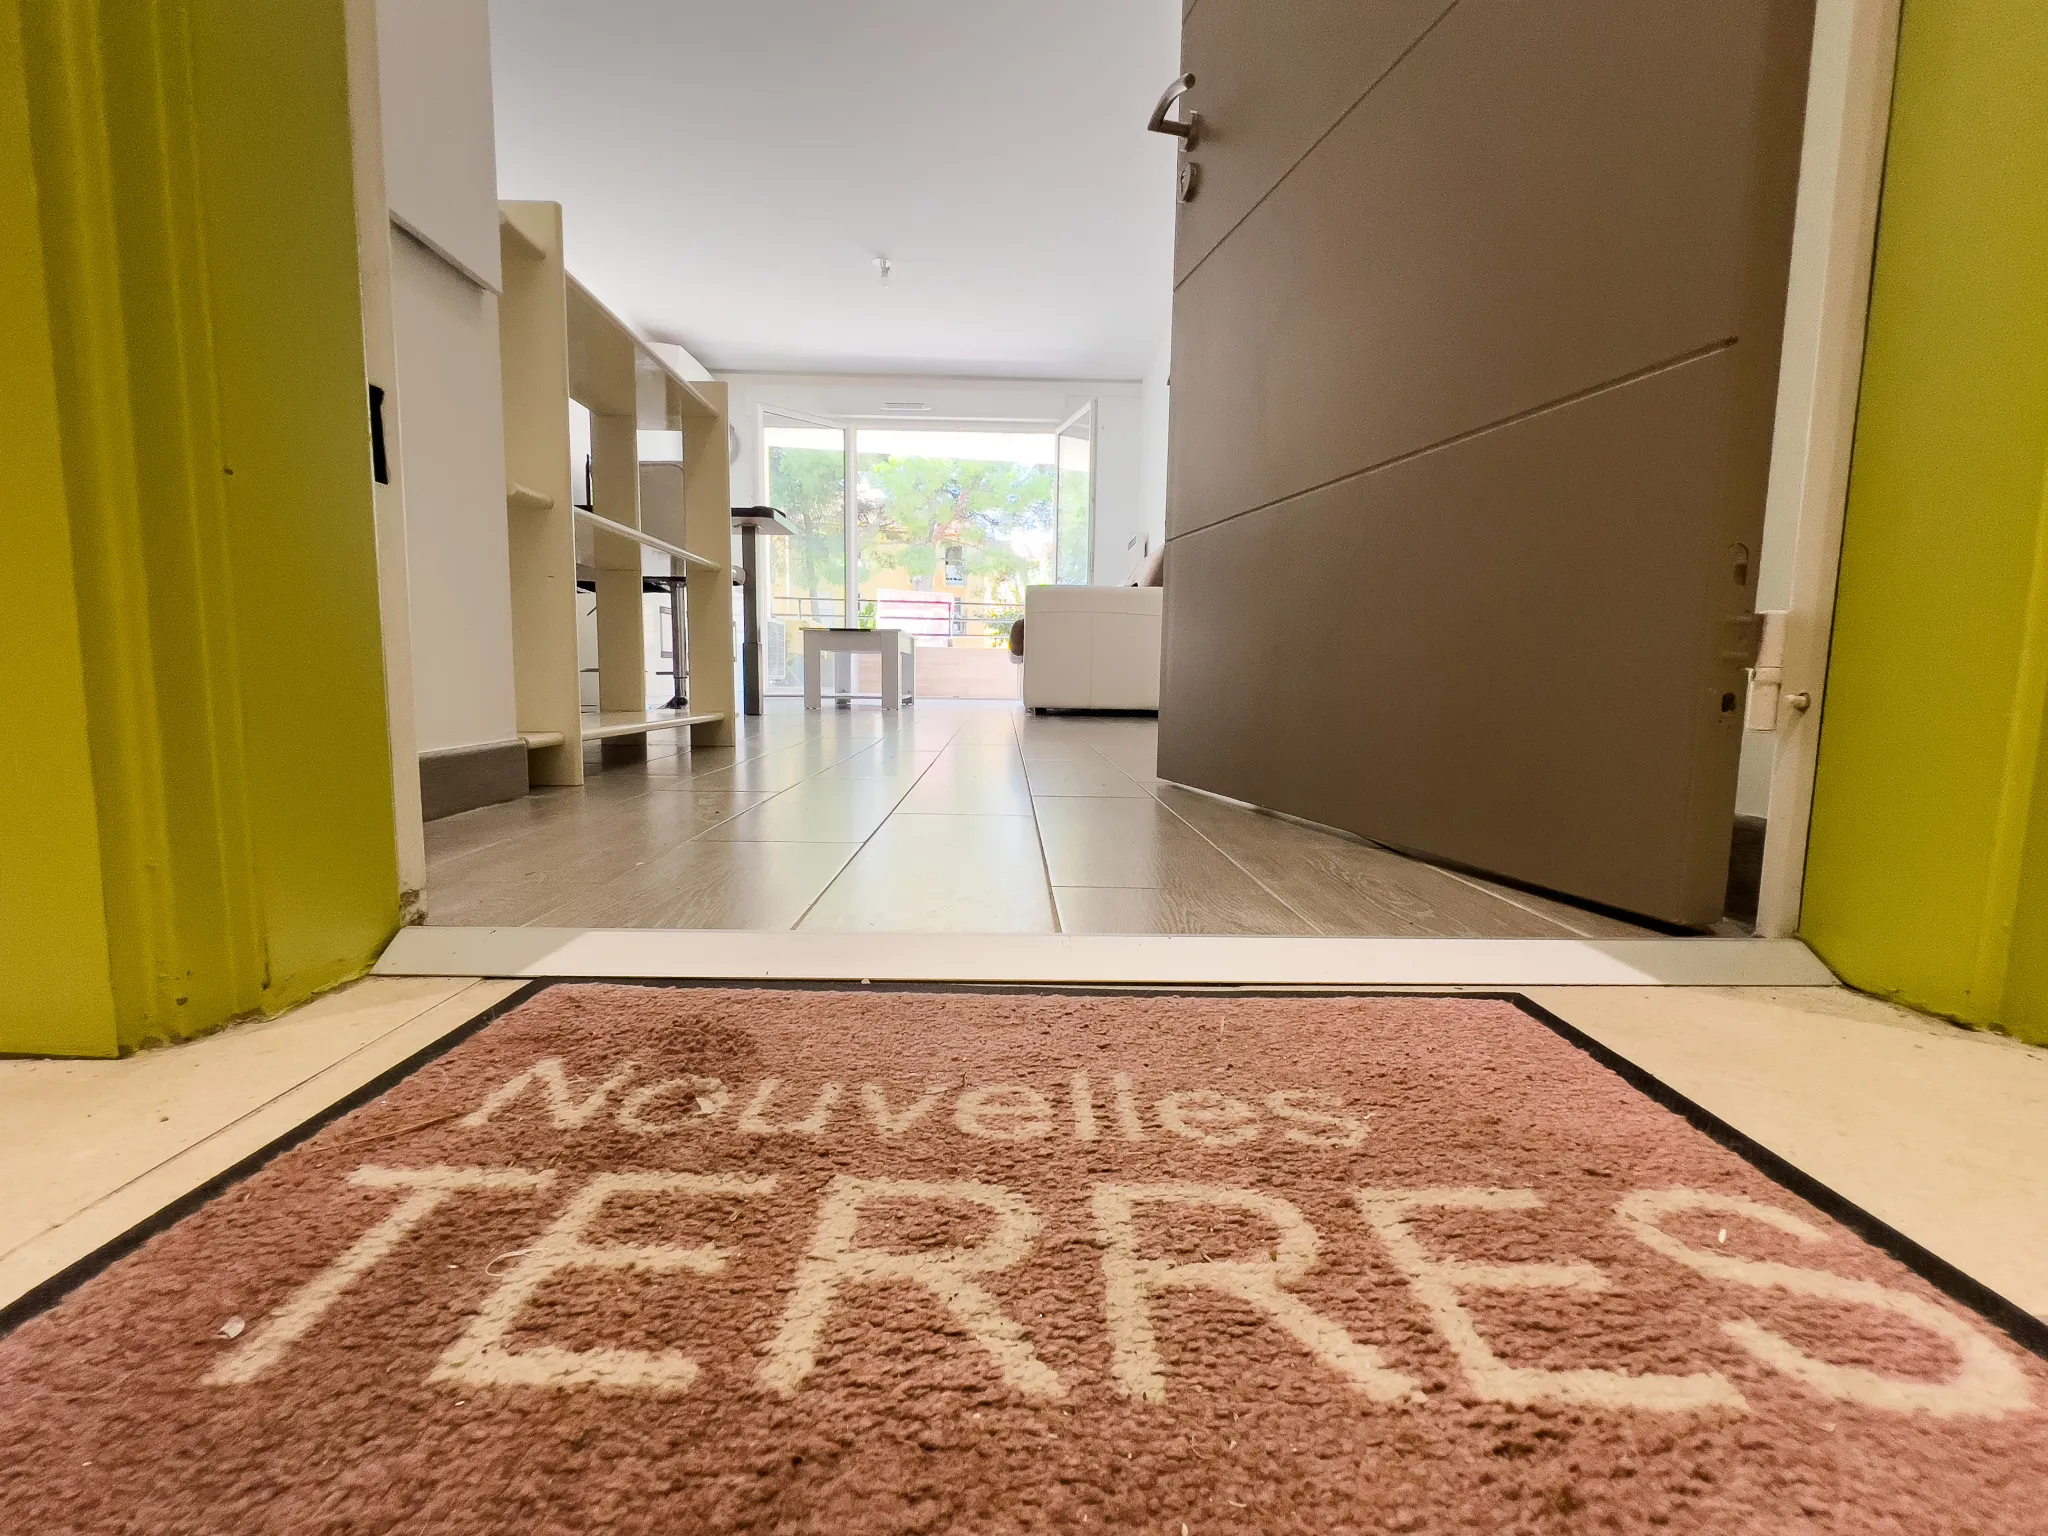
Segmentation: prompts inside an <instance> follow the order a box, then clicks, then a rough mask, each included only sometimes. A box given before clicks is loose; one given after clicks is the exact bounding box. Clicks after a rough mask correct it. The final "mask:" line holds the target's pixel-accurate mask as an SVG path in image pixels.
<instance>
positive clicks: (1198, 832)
mask: <svg viewBox="0 0 2048 1536" xmlns="http://www.w3.org/2000/svg"><path fill="white" fill-rule="evenodd" d="M1103 761H1104V762H1108V761H1109V760H1108V759H1107V758H1104V759H1103ZM1110 767H1112V768H1115V767H1116V764H1114V763H1110ZM1117 771H1118V772H1119V773H1122V772H1123V770H1122V769H1120V768H1119V769H1117ZM1125 777H1127V778H1128V777H1129V775H1128V774H1126V775H1125ZM1132 782H1133V783H1136V782H1137V781H1136V780H1135V779H1134V780H1132ZM1138 788H1140V789H1144V790H1146V791H1147V793H1151V794H1152V803H1153V804H1154V805H1156V806H1158V807H1159V809H1161V810H1162V811H1164V812H1166V814H1167V815H1169V816H1171V817H1172V818H1173V819H1174V820H1175V821H1177V822H1179V823H1180V824H1181V825H1182V826H1184V827H1186V828H1187V829H1188V830H1189V831H1190V832H1192V833H1194V834H1195V836H1197V837H1199V838H1200V839H1201V840H1202V841H1203V842H1205V843H1207V844H1208V845H1209V846H1210V847H1211V848H1214V849H1215V850H1216V851H1217V852H1218V853H1220V854H1222V855H1223V857H1224V859H1225V860H1226V861H1227V862H1228V863H1229V864H1230V866H1231V867H1232V868H1233V869H1235V870H1237V871H1238V872H1239V873H1240V874H1242V875H1243V876H1244V877H1245V879H1247V880H1249V881H1251V883H1252V884H1253V885H1255V886H1257V887H1258V888H1259V889H1260V890H1262V891H1264V892H1265V893H1266V894H1267V895H1268V896H1270V897H1272V898H1273V899H1274V900H1275V901H1277V902H1279V903H1280V905H1281V906H1283V907H1285V908H1286V909H1287V910H1288V911H1289V912H1292V913H1293V914H1294V915H1295V917H1297V918H1298V919H1300V920H1301V921H1302V922H1304V923H1306V924H1308V931H1309V932H1310V933H1311V934H1315V935H1320V936H1325V937H1326V936H1328V934H1329V931H1330V930H1329V929H1327V928H1325V927H1323V925H1322V924H1320V923H1318V922H1317V921H1316V920H1315V919H1314V918H1312V917H1310V916H1309V915H1308V914H1307V913H1306V912H1304V911H1302V910H1301V909H1300V908H1299V907H1297V906H1295V904H1294V903H1293V902H1291V901H1289V900H1288V899H1287V898H1286V897H1285V896H1282V895H1281V894H1280V893H1279V892H1278V891H1276V890H1274V889H1273V888H1272V887H1271V886H1269V885H1268V884H1266V882H1265V881H1263V880H1261V879H1260V878H1259V877H1258V876H1257V875H1255V874H1253V873H1252V872H1251V871H1250V870H1249V869H1246V868H1245V866H1244V865H1242V864H1240V863H1238V862H1237V860H1236V859H1233V858H1231V857H1230V853H1229V850H1227V849H1226V848H1224V846H1223V845H1222V844H1221V843H1219V842H1217V841H1216V840H1215V839H1214V838H1213V837H1211V836H1209V834H1208V833H1206V832H1204V831H1203V830H1202V829H1201V828H1200V827H1198V826H1196V825H1195V824H1194V823H1193V822H1192V821H1189V820H1188V819H1187V817H1185V816H1183V815H1181V813H1180V812H1179V811H1176V810H1175V809H1174V808H1173V807H1172V806H1170V805H1168V804H1167V803H1166V802H1165V801H1164V800H1162V799H1160V798H1159V796H1158V795H1157V794H1156V793H1152V791H1151V790H1150V789H1149V787H1148V786H1146V785H1143V784H1139V785H1138Z"/></svg>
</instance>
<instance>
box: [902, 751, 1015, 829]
mask: <svg viewBox="0 0 2048 1536" xmlns="http://www.w3.org/2000/svg"><path fill="white" fill-rule="evenodd" d="M900 809H901V810H902V811H904V812H905V813H907V814H911V815H941V816H977V815H979V816H1029V815H1030V814H1031V786H1030V782H1029V780H1027V779H1026V778H1025V776H1024V760H1023V759H1022V758H1021V757H1019V756H1018V755H1017V748H1016V744H1015V743H999V742H966V743H962V742H958V741H956V742H954V743H953V745H952V746H950V747H948V748H946V750H945V751H944V752H942V753H940V754H939V756H938V758H937V760H936V761H934V762H933V763H932V765H931V766H930V768H929V769H927V770H926V772H925V774H924V776H923V777H922V778H920V779H919V780H918V781H917V787H916V788H914V789H912V790H911V791H910V793H909V794H908V795H907V796H905V797H904V801H903V804H902V806H901V807H900Z"/></svg>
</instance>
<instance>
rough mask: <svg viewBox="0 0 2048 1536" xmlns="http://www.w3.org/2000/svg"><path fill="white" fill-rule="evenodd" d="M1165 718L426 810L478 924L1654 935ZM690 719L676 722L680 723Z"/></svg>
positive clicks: (653, 748)
mask: <svg viewBox="0 0 2048 1536" xmlns="http://www.w3.org/2000/svg"><path fill="white" fill-rule="evenodd" d="M1158 731H1159V725H1158V721H1157V720H1156V719H1155V718H1152V717H1149V716H1147V717H1121V716H1099V715H1088V716H1082V715H1053V714H1048V715H1032V714H1028V713H1026V712H1025V711H1024V710H1023V709H1022V708H1021V707H1020V706H1019V705H1017V704H1014V703H1007V702H1000V701H980V700H938V699H927V700H921V701H920V702H919V703H917V704H916V705H915V706H914V707H912V708H910V709H907V710H903V711H883V710H878V709H876V708H875V707H874V706H873V705H872V704H860V705H856V706H854V707H853V708H850V709H848V708H839V709H833V708H830V707H828V708H826V709H824V710H821V711H818V712H816V713H809V712H806V711H805V710H804V709H803V707H802V705H801V704H800V702H798V701H797V700H793V699H771V700H769V701H768V703H767V713H766V714H765V715H762V716H758V717H752V718H747V719H745V720H744V721H743V723H742V730H741V734H740V739H739V742H738V744H737V745H736V746H732V747H714V748H702V747H700V748H697V749H695V750H691V749H690V748H689V747H687V746H686V745H678V744H676V741H675V737H674V736H670V737H668V738H661V737H656V738H652V739H651V740H650V744H649V748H648V756H647V758H646V760H645V761H644V762H635V763H623V764H619V763H615V764H613V765H612V766H610V767H600V760H599V752H598V751H597V750H596V749H593V750H592V751H591V752H590V754H589V759H588V762H587V764H586V769H587V772H588V778H587V780H586V782H585V783H584V784H583V785H582V786H580V787H578V788H573V789H550V790H537V791H535V792H534V793H532V794H529V795H527V796H525V797H524V798H522V799H519V800H514V801H510V802H507V803H505V804H502V805H495V806H486V807H484V808H482V809H479V810H475V811H469V812H465V813H463V814H461V815H458V816H451V817H446V818H444V819H442V820H439V821H435V822H432V823H429V824H428V827H427V853H428V874H427V888H426V892H425V897H424V902H423V905H424V908H425V913H426V921H427V922H428V923H430V924H435V925H454V926H467V927H482V926H537V927H549V928H693V929H705V928H728V929H731V928H749V929H792V928H795V929H805V930H811V931H840V932H859V931H867V932H898V933H1139V934H1143V933H1154V934H1171V933H1182V934H1360V935H1385V936H1391V937H1445V938H1516V939H1528V938H1552V939H1571V938H1624V937H1642V936H1647V935H1649V934H1652V933H1654V932H1658V931H1660V930H1653V929H1650V928H1645V927H1640V926H1637V925H1636V924H1633V923H1630V922H1627V921H1624V920H1621V919H1619V918H1616V917H1612V916H1608V915H1606V914H1604V913H1601V912H1597V911H1593V910H1590V909H1587V908H1584V907H1579V906H1575V905H1571V904H1568V903H1566V902H1563V901H1558V900H1553V899H1551V898H1549V897H1546V896H1542V895H1538V894H1535V893H1533V892H1529V891H1523V890H1518V889H1512V888H1509V887H1507V886H1504V885H1500V884H1496V883H1493V882H1490V881H1487V880H1483V879H1480V878H1478V877H1476V876H1473V875H1469V874H1465V873H1462V872H1458V871H1453V870H1448V869H1442V868H1438V867H1436V866H1434V865H1430V864H1425V863H1422V862H1420V861H1418V860H1415V859H1410V858H1405V857H1403V856H1402V855H1400V854H1398V853H1394V852H1391V851H1389V850H1387V849H1384V848H1380V847H1377V846H1375V845H1374V844H1371V843H1369V842H1366V841H1365V840H1363V839H1361V838H1356V837H1352V836H1350V835H1348V834H1344V833H1338V832H1332V831H1328V830H1324V829H1320V828H1316V827H1311V826H1308V825H1306V824H1304V823H1301V822H1298V821H1293V820H1290V819H1288V818H1285V817H1281V816H1275V815H1272V814H1269V813H1266V812H1262V811H1259V810H1256V809H1254V808H1252V807H1250V806H1246V805H1241V804H1239V803H1237V802H1235V801H1229V800H1224V799H1220V798H1218V797H1216V796H1213V795H1206V794H1201V793H1198V792H1196V791H1193V790H1189V789H1184V788H1182V787H1181V786H1179V785H1176V784H1171V783H1168V782H1166V781H1164V780H1162V779H1160V778H1159V777H1158V774H1157V772H1156V766H1157V765H1156V760H1155V749H1156V743H1157V738H1158ZM678 734H680V733H678Z"/></svg>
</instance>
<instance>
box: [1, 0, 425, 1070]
mask: <svg viewBox="0 0 2048 1536" xmlns="http://www.w3.org/2000/svg"><path fill="white" fill-rule="evenodd" d="M0 103H4V105H0V140H4V144H0V205H4V207H0V219H4V225H0V264H4V266H0V272H4V276H5V278H6V280H7V281H6V288H5V291H6V292H7V293H8V295H9V307H10V310H12V311H14V313H13V314H12V315H11V316H10V329H11V332H12V334H11V336H10V341H9V345H8V346H7V347H6V348H5V349H0V351H4V354H5V357H4V362H0V388H4V391H5V394H4V397H0V416H4V427H0V430H4V431H5V432H6V434H7V436H6V440H5V441H6V445H7V462H8V463H9V465H10V469H11V471H12V475H11V479H12V483H13V485H14V487H15V490H16V494H17V495H18V496H19V498H20V499H19V501H18V502H17V503H16V505H15V506H14V507H13V508H12V509H10V511H9V513H8V514H7V516H6V517H5V518H4V519H0V524H4V526H5V530H6V531H5V533H4V535H0V538H4V539H5V543H4V545H0V549H4V551H5V553H6V555H7V556H8V557H10V560H11V564H10V569H11V572H12V575H13V579H14V582H15V585H16V594H17V600H16V601H14V602H11V603H10V604H8V605H7V607H8V609H9V618H8V622H7V623H6V625H5V626H4V628H0V647H4V649H0V666H4V667H5V669H6V672H7V675H8V676H9V678H10V680H11V681H12V683H13V684H14V686H13V688H12V689H11V694H12V696H13V699H14V700H15V701H16V702H15V709H16V711H18V712H17V713H16V714H15V715H14V718H13V719H12V720H11V721H10V725H11V726H12V735H13V739H14V742H15V747H14V751H13V752H12V753H11V754H10V758H11V761H12V762H13V764H14V772H13V773H12V774H10V779H11V781H12V782H11V784H10V786H9V788H10V793H9V796H8V800H9V804H8V813H7V815H6V816H5V817H4V818H0V826H4V831H0V858H4V859H5V860H6V864H7V867H6V869H5V871H4V873H0V882H4V885H0V888H4V891H5V895H4V897H0V902H4V905H0V920H4V922H5V926H6V937H5V939H4V940H0V1052H49V1053H66V1054H78V1055H112V1054H116V1053H118V1052H122V1051H126V1050H130V1049H133V1048H135V1047H137V1046H140V1045H143V1044H146V1043H149V1042H152V1041H157V1040H168V1039H176V1038H182V1037H184V1036H188V1035H191V1034H195V1033H199V1032H202V1031H204V1030H207V1029H210V1028H212V1027H215V1026H217V1025H218V1024H220V1023H222V1022H225V1021H226V1020H228V1019H231V1018H234V1017H237V1016H240V1015H244V1014H249V1013H255V1012H271V1011H275V1010H277V1009H280V1008H283V1007H288V1006H290V1005H292V1004H293V1003H295V1002H298V1001H300V1000H302V999H304V998H305V997H308V996H310V995H312V994H313V993H315V992H317V991H319V990H321V989H323V988H325V987H327V986H331V985H333V984H334V983H336V982H338V981H341V980H343V979H346V978H347V977H349V976H352V975H355V974H358V973H360V972H361V971H362V970H363V969H365V968H366V967H367V966H368V964H369V963H370V961H371V960H372V959H374V957H375V955H376V953H377V951H378V950H379V949H380V948H381V947H382V945H383V944H384V943H385V941H386V940H388V938H389V937H390V935H391V933H392V932H393V931H394V930H395V927H396V925H397V922H398V911H399V905H398V904H399V896H398V879H397V870H396V863H395V853H394V842H393V828H392V786H391V767H390V758H389V755H388V754H389V747H388V736H387V731H386V720H385V691H384V678H383V661H382V655H381V641H380V634H379V625H378V594H377V573H376V554H375V529H374V521H373V513H372V501H371V476H370V446H369V429H368V413H367V409H366V400H365V395H366V386H365V383H364V373H363V343H362V320H361V307H360V302H359V297H358V290H357V270H356V230H355V221H354V201H353V197H354V194H353V170H352V163H351V147H350V135H349V104H348V60H347V50H346V40H345V34H344V28H343V16H342V5H341V0H294V3H293V4H290V5H278V4H275V3H269V0H125V3H117V0H0Z"/></svg>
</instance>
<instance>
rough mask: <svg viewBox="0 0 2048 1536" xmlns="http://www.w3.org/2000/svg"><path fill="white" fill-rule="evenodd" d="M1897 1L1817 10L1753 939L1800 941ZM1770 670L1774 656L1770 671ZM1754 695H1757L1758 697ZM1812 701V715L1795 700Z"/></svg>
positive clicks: (1769, 517) (1771, 551)
mask: <svg viewBox="0 0 2048 1536" xmlns="http://www.w3.org/2000/svg"><path fill="white" fill-rule="evenodd" d="M1900 3H1901V0H1818V4H1817V5H1816V7H1815V16H1814V40H1813V59H1812V65H1811V69H1810V72H1809V76H1808V80H1809V84H1808V90H1807V106H1806V126H1805V130H1804V142H1803V144H1802V146H1801V150H1800V167H1799V194H1798V202H1797V205H1796V211H1795V213H1794V218H1793V231H1792V262H1791V270H1790V273H1789V277H1788V285H1787V292H1786V306H1785V339H1784V348H1783V354H1782V361H1781V363H1780V365H1779V373H1778V402H1777V417H1776V425H1775V427H1774V430H1773V436H1772V444H1771V479H1770V490H1769V494H1768V498H1767V500H1766V503H1765V512H1764V540H1763V548H1762V550H1761V551H1760V554H1759V563H1758V580H1757V608H1758V611H1759V612H1762V613H1765V614H1766V615H1767V616H1769V617H1767V621H1766V622H1767V625H1768V626H1769V631H1770V634H1771V637H1772V639H1771V644H1772V645H1773V647H1775V646H1776V645H1777V644H1778V643H1779V641H1780V639H1781V640H1782V647H1783V649H1782V660H1781V663H1780V664H1781V667H1782V681H1781V682H1779V683H1778V692H1777V696H1776V699H1775V700H1774V701H1773V700H1771V699H1769V697H1768V695H1766V696H1765V701H1764V707H1765V708H1766V709H1768V710H1769V711H1770V712H1771V714H1772V716H1773V718H1772V722H1771V723H1772V730H1771V733H1770V734H1771V741H1772V747H1773V761H1772V767H1771V777H1770V800H1769V807H1768V813H1767V821H1766V824H1765V832H1764V851H1763V872H1762V877H1761V880H1760V883H1759V887H1758V893H1757V920H1756V934H1757V936H1758V937H1759V938H1787V937H1790V936H1792V935H1793V934H1795V933H1797V932H1798V931H1799V908H1800V900H1801V896H1802V893H1803V889H1804V886H1805V880H1806V844H1807V832H1808V828H1809V826H1810V824H1811V821H1812V816H1813V785H1814V774H1815V769H1816V767H1817V764H1818V759H1819V748H1820V728H1821V706H1822V701H1823V698H1824V696H1825V691H1826V685H1827V664H1828V642H1829V637H1830V631H1831V629H1832V627H1833V621H1834V604H1835V580H1836V575H1837V572H1838V570H1839V568H1840V564H1841V549H1842V523H1843V518H1844V514H1845V513H1846V511H1847V507H1848V499H1849V467H1850V454H1851V449H1852V447H1853V445H1854V440H1855V430H1856V404H1857V396H1858V389H1859V386H1860V384H1861V376H1862V367H1863V339H1864V330H1865V326H1866V323H1867V321H1868V318H1869V311H1870V283H1871V268H1872V264H1873V261H1874V258H1875V255H1876V247H1877V216H1878V198H1879V193H1880V191H1881V189H1882V186H1883V181H1884V159H1885V144H1886V139H1887V136H1888V133H1889V130H1890V121H1891V96H1892V74H1893V68H1894V64H1895V62H1896V59H1897V54H1898V40H1899V14H1900ZM1773 659H1776V658H1773V657H1769V656H1767V657H1765V658H1764V660H1766V661H1770V660H1773ZM1757 689H1758V685H1757V684H1755V683H1752V696H1753V701H1754V699H1755V696H1756V693H1757ZM1802 700H1803V701H1804V702H1803V704H1802V702H1801V701H1802Z"/></svg>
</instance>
